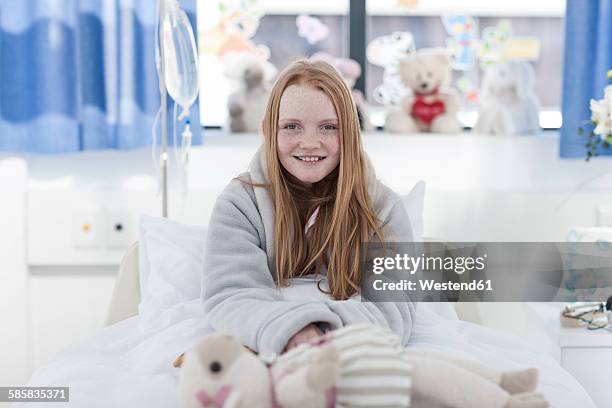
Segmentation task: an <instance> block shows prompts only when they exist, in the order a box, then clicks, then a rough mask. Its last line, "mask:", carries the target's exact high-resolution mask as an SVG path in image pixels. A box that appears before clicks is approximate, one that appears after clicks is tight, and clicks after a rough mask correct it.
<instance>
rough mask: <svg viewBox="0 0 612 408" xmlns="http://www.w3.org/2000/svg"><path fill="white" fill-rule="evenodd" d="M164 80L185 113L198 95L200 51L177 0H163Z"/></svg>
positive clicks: (185, 15)
mask: <svg viewBox="0 0 612 408" xmlns="http://www.w3.org/2000/svg"><path fill="white" fill-rule="evenodd" d="M160 1H163V2H164V3H165V4H164V15H163V16H162V23H161V27H162V28H161V29H162V44H161V46H162V47H163V53H162V55H163V58H164V73H165V75H164V81H165V83H166V89H167V90H168V94H170V96H171V97H172V99H174V100H175V101H176V103H178V104H179V105H180V106H181V107H182V108H183V113H182V114H181V116H184V115H186V114H188V113H189V108H190V107H191V105H193V103H194V102H195V99H196V97H197V96H198V63H197V59H198V55H197V48H196V42H195V37H194V35H193V29H192V28H191V24H190V22H189V18H188V17H187V14H185V12H184V11H183V10H182V9H181V8H180V6H179V4H178V2H177V1H176V0H160Z"/></svg>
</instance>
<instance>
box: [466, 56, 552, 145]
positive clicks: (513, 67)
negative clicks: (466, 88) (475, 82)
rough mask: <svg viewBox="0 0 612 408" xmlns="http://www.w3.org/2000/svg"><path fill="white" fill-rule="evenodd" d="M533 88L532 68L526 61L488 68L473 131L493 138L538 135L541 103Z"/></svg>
mask: <svg viewBox="0 0 612 408" xmlns="http://www.w3.org/2000/svg"><path fill="white" fill-rule="evenodd" d="M533 85H534V73H533V68H532V67H531V65H530V64H529V63H528V62H526V61H505V62H500V63H497V64H495V65H492V66H489V67H487V68H486V69H485V71H484V78H483V80H482V86H481V90H480V108H479V110H478V120H477V121H476V125H475V126H474V131H475V132H478V133H483V134H493V135H495V134H504V135H514V134H520V133H536V132H538V131H539V130H540V124H539V113H540V103H539V101H538V97H537V96H536V94H535V92H534V90H533Z"/></svg>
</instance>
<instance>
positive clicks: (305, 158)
mask: <svg viewBox="0 0 612 408" xmlns="http://www.w3.org/2000/svg"><path fill="white" fill-rule="evenodd" d="M293 157H294V158H295V159H297V160H299V161H301V162H305V163H317V162H320V161H323V160H325V158H326V157H327V156H293Z"/></svg>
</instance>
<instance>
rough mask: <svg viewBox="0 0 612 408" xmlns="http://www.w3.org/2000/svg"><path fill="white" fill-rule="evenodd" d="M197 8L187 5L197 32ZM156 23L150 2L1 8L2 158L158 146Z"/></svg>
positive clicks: (20, 3)
mask: <svg viewBox="0 0 612 408" xmlns="http://www.w3.org/2000/svg"><path fill="white" fill-rule="evenodd" d="M195 3H196V0H182V1H181V5H182V6H183V8H184V9H185V11H186V12H187V14H188V15H189V18H190V19H191V23H192V26H193V28H194V32H195V28H196V17H195V16H196V13H195V10H196V5H195ZM156 24H157V1H153V0H146V1H145V0H131V1H128V0H60V1H57V0H0V151H1V150H5V151H13V152H34V153H65V152H75V151H80V150H91V149H130V148H135V147H140V146H146V145H151V143H152V135H151V128H152V126H153V123H154V118H155V115H156V113H157V111H158V108H159V104H160V96H159V84H158V78H157V71H156V68H155V27H156ZM198 111H199V109H198V105H197V104H196V105H195V106H193V107H192V109H191V112H190V115H191V122H192V126H191V128H192V131H193V132H194V137H193V143H194V144H199V143H201V134H200V120H199V112H198ZM169 121H171V116H170V115H169ZM179 131H180V129H179ZM157 133H158V138H159V134H160V131H159V125H158V131H157Z"/></svg>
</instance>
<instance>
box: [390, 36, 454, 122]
mask: <svg viewBox="0 0 612 408" xmlns="http://www.w3.org/2000/svg"><path fill="white" fill-rule="evenodd" d="M398 64H399V66H398V69H399V73H400V76H401V78H402V81H403V82H404V84H405V85H406V86H407V87H408V88H410V89H411V90H412V92H413V94H412V95H408V96H406V97H404V99H403V100H402V102H401V105H400V106H399V107H397V108H395V109H394V110H392V111H390V112H389V113H388V114H387V119H386V124H385V129H386V130H387V131H389V132H392V133H415V132H435V133H458V132H461V130H462V126H461V123H460V122H459V120H458V119H457V111H458V110H459V97H458V95H457V94H456V92H455V91H454V90H453V89H452V88H450V87H449V86H448V82H449V81H450V78H451V59H450V58H449V57H448V56H447V55H446V51H445V50H444V49H443V48H424V49H421V50H418V51H416V52H414V53H412V54H409V55H406V56H404V57H402V58H401V59H400V60H399V62H398Z"/></svg>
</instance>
